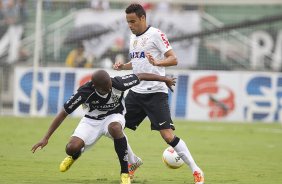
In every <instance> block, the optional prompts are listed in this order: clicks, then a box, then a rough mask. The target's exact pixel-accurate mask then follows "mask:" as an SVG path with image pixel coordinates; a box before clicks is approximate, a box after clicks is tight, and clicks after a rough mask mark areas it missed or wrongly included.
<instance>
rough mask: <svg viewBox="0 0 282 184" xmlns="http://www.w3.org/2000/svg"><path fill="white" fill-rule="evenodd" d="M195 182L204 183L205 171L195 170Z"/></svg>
mask: <svg viewBox="0 0 282 184" xmlns="http://www.w3.org/2000/svg"><path fill="white" fill-rule="evenodd" d="M193 176H194V182H195V184H204V182H205V179H204V173H203V172H202V171H195V172H194V173H193Z"/></svg>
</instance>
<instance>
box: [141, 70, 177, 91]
mask: <svg viewBox="0 0 282 184" xmlns="http://www.w3.org/2000/svg"><path fill="white" fill-rule="evenodd" d="M136 75H137V77H138V78H139V80H145V81H161V82H165V84H166V85H167V87H168V88H169V89H170V90H171V91H172V92H173V89H172V86H175V83H176V78H172V77H165V76H160V75H156V74H152V73H138V74H136Z"/></svg>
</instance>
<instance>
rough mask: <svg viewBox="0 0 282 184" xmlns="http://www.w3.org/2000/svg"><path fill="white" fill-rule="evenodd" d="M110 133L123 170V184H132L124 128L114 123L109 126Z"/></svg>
mask: <svg viewBox="0 0 282 184" xmlns="http://www.w3.org/2000/svg"><path fill="white" fill-rule="evenodd" d="M108 131H109V133H110V135H111V136H112V137H113V139H114V146H115V151H116V153H117V155H118V158H119V163H120V168H121V172H120V173H121V184H130V183H131V181H130V177H129V174H128V150H127V140H126V137H125V136H124V134H123V130H122V126H121V124H120V123H118V122H112V123H110V124H109V126H108Z"/></svg>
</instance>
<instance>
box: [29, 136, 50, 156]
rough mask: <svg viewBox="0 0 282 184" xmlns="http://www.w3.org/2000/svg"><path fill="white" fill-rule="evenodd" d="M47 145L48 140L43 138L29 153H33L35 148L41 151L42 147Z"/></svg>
mask: <svg viewBox="0 0 282 184" xmlns="http://www.w3.org/2000/svg"><path fill="white" fill-rule="evenodd" d="M47 144H48V140H47V139H45V138H43V139H42V140H41V141H39V142H38V143H37V144H35V145H34V146H33V147H32V148H31V151H32V153H34V152H35V151H36V150H37V148H39V149H42V148H43V147H44V146H46V145H47Z"/></svg>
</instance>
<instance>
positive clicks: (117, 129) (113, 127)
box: [108, 122, 123, 139]
mask: <svg viewBox="0 0 282 184" xmlns="http://www.w3.org/2000/svg"><path fill="white" fill-rule="evenodd" d="M108 131H109V133H110V135H111V136H112V137H113V138H114V139H119V138H122V137H123V132H122V126H121V124H119V123H118V122H112V123H111V124H109V126H108Z"/></svg>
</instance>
